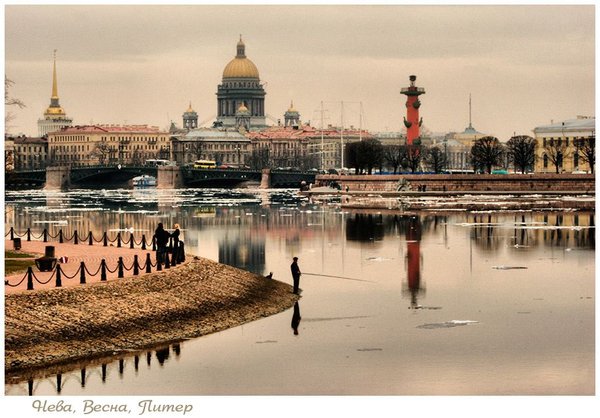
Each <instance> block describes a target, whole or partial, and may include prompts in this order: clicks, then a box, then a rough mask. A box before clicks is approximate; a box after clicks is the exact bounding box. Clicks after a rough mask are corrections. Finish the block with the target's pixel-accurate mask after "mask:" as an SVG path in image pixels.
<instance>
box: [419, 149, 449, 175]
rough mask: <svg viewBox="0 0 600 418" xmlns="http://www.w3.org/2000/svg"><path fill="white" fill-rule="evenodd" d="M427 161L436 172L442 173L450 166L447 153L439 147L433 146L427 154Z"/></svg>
mask: <svg viewBox="0 0 600 418" xmlns="http://www.w3.org/2000/svg"><path fill="white" fill-rule="evenodd" d="M425 163H426V164H427V165H428V166H429V168H430V169H431V170H433V172H435V173H441V172H442V171H443V170H444V169H445V168H446V167H447V166H448V158H447V156H446V153H445V152H444V151H442V150H441V149H440V148H438V147H431V148H430V149H429V150H428V151H427V153H426V155H425Z"/></svg>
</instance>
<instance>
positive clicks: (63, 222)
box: [32, 219, 69, 225]
mask: <svg viewBox="0 0 600 418" xmlns="http://www.w3.org/2000/svg"><path fill="white" fill-rule="evenodd" d="M32 223H34V224H53V225H68V224H69V222H68V221H67V220H65V219H61V220H59V221H33V222H32Z"/></svg>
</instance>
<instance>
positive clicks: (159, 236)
mask: <svg viewBox="0 0 600 418" xmlns="http://www.w3.org/2000/svg"><path fill="white" fill-rule="evenodd" d="M173 229H174V230H173V232H171V233H169V232H168V231H167V230H165V228H164V226H163V224H162V222H160V223H159V224H158V227H157V228H156V231H154V238H155V239H156V262H157V263H160V264H164V263H165V260H166V257H167V256H168V254H169V249H168V248H167V246H168V245H169V241H170V240H171V239H172V240H173V242H172V247H171V249H172V255H173V258H174V259H175V261H176V262H177V263H181V262H183V261H185V250H184V249H183V239H182V238H181V231H180V230H179V224H175V225H174V226H173Z"/></svg>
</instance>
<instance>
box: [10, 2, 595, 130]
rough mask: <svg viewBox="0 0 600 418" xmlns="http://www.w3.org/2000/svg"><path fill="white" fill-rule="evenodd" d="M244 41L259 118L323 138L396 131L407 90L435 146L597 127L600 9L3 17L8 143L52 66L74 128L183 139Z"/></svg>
mask: <svg viewBox="0 0 600 418" xmlns="http://www.w3.org/2000/svg"><path fill="white" fill-rule="evenodd" d="M239 34H242V35H243V39H244V41H245V43H246V55H247V56H248V58H250V59H251V60H252V61H253V62H254V63H255V64H256V66H257V67H258V69H259V72H260V78H261V81H262V82H263V83H264V84H265V90H266V92H267V96H266V101H265V107H266V112H267V113H268V114H269V115H271V116H272V117H273V118H274V119H277V118H281V119H282V118H283V113H284V112H285V110H286V109H287V108H288V106H289V104H290V101H291V100H293V101H294V105H295V107H296V108H297V109H298V110H299V111H300V113H301V117H302V120H304V121H308V120H310V121H311V123H312V124H313V125H314V126H317V127H318V126H320V123H321V122H320V113H319V108H320V102H321V101H324V102H325V103H324V107H325V109H326V112H325V117H326V120H325V123H326V124H328V123H331V124H334V125H339V124H340V118H341V111H340V108H341V106H340V102H341V101H344V119H345V126H348V125H350V124H354V125H355V126H358V125H359V123H360V118H359V114H360V110H359V109H360V105H359V103H361V102H362V108H363V119H362V121H363V122H362V123H363V127H366V128H367V129H370V130H372V131H386V130H389V131H399V130H400V129H401V126H402V118H403V116H404V115H405V112H406V108H405V106H404V102H405V96H401V95H400V94H399V92H400V88H401V87H405V86H407V85H408V76H409V75H411V74H416V75H417V85H419V86H421V87H424V88H425V89H426V91H427V93H426V94H425V95H424V96H422V99H421V101H422V107H421V109H420V112H421V116H423V119H424V124H425V126H426V127H427V128H428V129H429V130H431V131H435V132H443V131H450V130H455V131H462V130H463V129H464V128H465V127H466V126H467V125H468V118H469V112H468V101H469V93H471V94H472V102H473V111H472V117H473V126H474V127H475V128H476V129H478V130H479V131H481V132H485V133H488V134H492V135H495V136H497V137H498V138H500V139H501V140H503V141H506V140H507V139H508V138H509V137H510V136H512V134H513V132H516V133H517V134H531V131H532V129H533V128H534V127H535V126H538V125H542V124H546V123H550V120H551V119H553V120H555V121H558V120H562V119H569V118H574V117H575V116H576V115H590V116H593V115H595V107H594V104H595V101H594V99H595V68H594V61H595V57H594V54H595V44H594V37H595V34H594V6H593V5H584V6H549V5H535V6H522V5H507V6H403V5H397V6H349V5H330V6H307V5H300V6H291V5H282V6H266V5H265V6H259V5H244V6H218V5H217V6H206V5H187V6H160V5H158V6H153V5H140V6H117V5H98V6H51V5H38V6H19V5H8V6H6V8H5V46H6V48H5V71H6V74H7V76H8V77H9V78H10V79H12V80H13V81H14V82H15V85H14V86H13V88H12V89H11V95H12V96H14V97H18V98H20V99H22V100H23V101H24V102H25V104H26V105H27V108H25V109H23V110H18V111H16V113H17V118H16V119H15V120H14V121H13V122H12V125H13V126H12V127H11V131H12V132H13V133H19V132H23V133H26V134H30V135H37V119H38V118H39V117H41V115H42V113H43V111H44V110H45V109H46V107H47V106H48V105H49V103H50V95H51V83H52V51H53V50H54V49H57V50H58V53H57V56H58V64H57V67H58V83H59V85H58V89H59V97H60V103H61V105H62V106H63V108H64V109H65V111H66V112H67V115H68V116H70V117H72V118H73V119H74V123H75V124H86V123H90V122H93V123H124V122H125V123H129V124H144V123H146V124H151V125H158V126H160V127H161V128H166V127H167V126H168V125H169V121H170V120H174V121H175V122H176V123H177V124H178V125H181V115H182V113H183V112H184V111H185V110H186V109H187V107H188V104H189V102H190V101H191V102H192V106H193V108H194V109H195V110H196V111H197V112H198V114H199V121H200V122H205V124H206V125H209V124H210V123H211V122H212V120H214V118H215V114H216V107H217V105H216V95H215V93H216V90H217V85H218V84H219V83H220V82H221V77H222V72H223V69H224V67H225V65H226V64H227V63H228V62H229V61H230V60H231V59H232V58H233V57H234V56H235V48H236V43H237V41H238V38H239Z"/></svg>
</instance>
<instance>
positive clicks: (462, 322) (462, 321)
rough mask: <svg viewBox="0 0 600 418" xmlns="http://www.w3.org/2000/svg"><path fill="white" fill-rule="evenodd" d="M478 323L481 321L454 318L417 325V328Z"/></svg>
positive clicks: (436, 327)
mask: <svg viewBox="0 0 600 418" xmlns="http://www.w3.org/2000/svg"><path fill="white" fill-rule="evenodd" d="M478 323H479V321H470V320H458V319H453V320H452V321H446V322H437V323H433V324H423V325H417V328H420V329H439V328H454V327H461V326H466V325H473V324H478Z"/></svg>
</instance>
